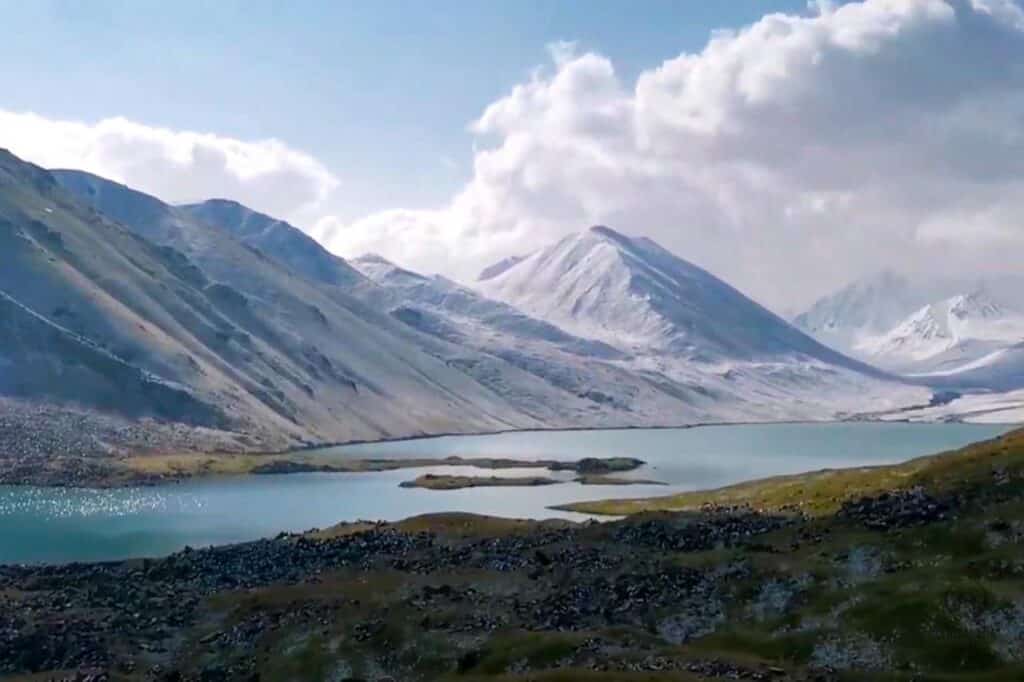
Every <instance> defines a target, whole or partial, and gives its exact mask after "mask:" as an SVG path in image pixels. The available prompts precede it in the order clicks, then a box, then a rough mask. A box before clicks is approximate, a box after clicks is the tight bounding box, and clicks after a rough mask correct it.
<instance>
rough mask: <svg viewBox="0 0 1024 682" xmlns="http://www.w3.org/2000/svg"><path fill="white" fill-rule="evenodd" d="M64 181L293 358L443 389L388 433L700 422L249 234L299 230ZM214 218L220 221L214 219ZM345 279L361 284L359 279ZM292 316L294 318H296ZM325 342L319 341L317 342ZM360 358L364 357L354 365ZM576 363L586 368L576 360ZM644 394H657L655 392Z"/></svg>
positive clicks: (78, 179)
mask: <svg viewBox="0 0 1024 682" xmlns="http://www.w3.org/2000/svg"><path fill="white" fill-rule="evenodd" d="M56 177H57V178H58V179H59V180H60V181H61V182H62V183H64V184H65V185H66V186H67V187H69V188H72V189H74V190H75V191H77V192H79V193H80V194H81V195H82V196H83V198H86V199H88V200H89V201H91V202H93V203H94V204H95V205H96V206H97V207H98V208H99V209H100V210H103V211H104V212H106V213H110V214H112V215H115V216H118V217H120V218H121V219H122V220H124V221H125V222H126V223H127V224H129V225H131V226H133V227H134V229H136V230H138V231H139V232H140V233H141V234H146V235H152V236H154V237H155V238H157V239H161V240H163V241H164V242H165V243H167V244H169V245H172V246H174V247H175V248H179V249H181V250H183V251H184V252H185V253H187V254H188V256H189V258H191V259H193V260H194V261H195V262H196V263H197V264H199V265H200V266H201V267H202V268H203V269H204V270H206V271H208V272H211V273H213V275H212V276H215V277H216V278H217V279H218V280H220V281H221V282H222V283H223V284H225V285H227V286H229V287H230V288H232V289H233V290H235V291H238V292H239V293H241V294H242V295H243V296H245V297H247V298H248V299H249V301H250V302H251V303H252V304H253V305H254V306H257V307H258V308H259V314H258V315H256V316H254V317H255V319H257V320H259V321H261V322H268V321H269V322H273V321H274V320H276V319H278V318H284V317H287V320H286V324H284V325H282V326H281V327H276V326H275V336H276V338H278V339H280V340H281V343H282V344H283V345H284V346H285V347H286V348H291V347H292V346H293V344H296V343H297V344H299V345H304V344H309V343H312V344H313V345H314V346H315V348H316V352H317V353H320V354H324V355H331V352H333V353H334V354H336V355H338V354H342V355H343V357H344V363H343V364H342V363H340V362H339V363H336V364H337V365H340V366H343V367H345V368H346V369H347V371H348V374H349V375H350V376H353V381H354V382H355V383H357V384H362V383H368V382H369V381H370V377H371V376H372V377H373V380H374V381H377V382H379V383H381V384H383V383H384V378H385V377H387V375H389V374H394V373H396V372H403V371H404V369H403V368H405V367H407V366H408V365H410V364H411V363H413V362H415V363H417V366H418V367H420V369H419V370H418V374H421V375H425V376H428V377H430V378H431V379H430V382H429V383H431V384H436V386H435V387H434V388H435V389H436V390H437V391H439V393H440V396H441V399H440V400H439V396H438V395H437V394H433V393H431V390H428V387H427V386H420V387H419V388H418V392H417V390H412V389H403V390H401V391H395V392H394V393H391V392H390V391H389V392H388V395H389V397H395V398H396V406H400V405H402V404H405V405H407V408H406V409H407V414H405V415H403V416H401V417H398V418H395V419H394V420H392V419H391V418H385V417H386V415H387V411H386V410H380V411H379V414H380V415H381V418H380V421H379V422H377V423H378V424H379V428H381V429H385V428H386V429H388V430H390V431H397V432H398V433H401V432H402V431H401V429H403V428H408V427H407V425H408V422H409V419H410V417H414V416H415V415H416V414H417V413H418V412H422V411H427V410H443V412H442V416H440V417H432V418H431V421H430V422H427V424H431V423H434V424H440V426H437V425H435V426H421V427H420V428H421V429H423V430H426V431H435V432H436V431H442V430H443V431H466V430H481V429H483V430H488V429H501V428H516V427H525V426H584V425H625V424H652V423H659V424H660V423H664V421H665V420H666V419H671V420H672V422H673V423H675V422H676V421H677V420H686V421H689V419H688V418H686V417H681V416H676V415H677V414H678V413H679V412H680V410H679V409H678V407H679V403H678V401H676V400H673V401H671V402H672V407H673V408H675V409H674V410H673V413H672V415H671V416H670V417H666V411H664V410H659V411H650V410H649V411H647V412H646V413H639V414H638V413H633V412H629V411H623V410H621V409H618V408H616V407H615V406H614V405H613V403H614V400H612V399H609V398H608V397H607V396H606V395H605V394H604V393H602V392H601V391H600V390H599V389H595V388H594V387H592V386H591V385H590V384H588V383H587V382H586V381H584V380H581V379H580V377H579V376H578V374H577V372H576V371H575V369H574V368H573V367H572V366H571V365H570V366H567V365H564V364H557V363H556V364H554V365H552V364H550V363H548V362H547V360H548V359H547V358H545V357H543V354H540V355H534V354H531V353H527V352H523V353H520V352H517V351H516V349H514V348H512V349H508V348H505V349H503V350H504V351H507V352H502V353H497V352H489V351H491V350H493V349H492V348H490V347H487V346H486V344H481V343H478V342H477V341H476V338H475V334H476V332H477V331H478V330H477V329H473V328H469V327H464V328H463V332H464V333H455V332H452V331H451V330H450V329H446V330H442V329H440V325H442V324H443V323H445V321H444V320H439V319H438V318H437V317H436V316H434V317H433V318H432V317H431V316H430V315H429V314H425V311H424V310H423V309H422V307H421V309H419V310H414V309H412V308H411V307H410V306H408V305H406V300H405V297H406V296H408V295H410V292H409V291H404V292H400V291H398V290H396V289H394V288H389V287H382V286H378V285H377V284H375V283H373V282H371V281H370V280H368V279H366V278H365V277H363V276H362V275H359V274H356V275H355V276H354V278H355V279H357V280H359V281H357V282H355V283H354V284H353V285H352V286H345V285H338V282H337V280H331V281H326V282H325V281H324V280H323V278H322V277H318V276H317V275H316V272H317V271H316V269H315V267H314V268H312V269H309V270H307V269H305V268H306V267H307V266H308V265H309V264H310V263H324V262H329V263H333V265H334V266H338V267H343V268H344V269H346V270H352V269H351V267H350V266H349V265H348V264H347V263H346V262H345V261H343V260H342V259H340V258H336V257H334V256H332V255H330V254H329V253H328V252H326V251H325V250H323V249H322V247H319V245H316V244H315V242H312V244H313V245H315V249H306V248H305V247H303V249H304V251H305V252H307V253H308V252H313V251H316V253H314V255H315V256H316V258H315V259H297V258H294V257H292V254H294V253H295V252H296V250H295V249H292V248H268V249H266V251H264V250H263V249H262V248H260V247H259V246H258V245H257V244H259V243H260V242H258V241H256V240H254V238H253V236H252V235H254V234H256V235H259V234H264V233H265V232H266V230H261V229H257V228H253V229H251V230H250V229H247V228H245V227H244V225H246V224H248V225H264V226H266V225H268V224H271V223H272V224H274V225H276V227H272V228H271V229H272V231H275V232H277V233H278V234H279V236H280V237H282V238H284V239H285V241H286V242H287V243H288V244H294V243H296V242H299V243H301V242H305V241H311V240H309V239H308V237H306V236H305V235H302V234H301V233H299V232H298V231H297V230H295V228H291V227H290V226H287V225H286V224H284V223H280V221H274V220H273V219H272V218H268V217H266V216H262V217H261V216H259V214H253V213H252V212H249V211H248V209H245V208H244V207H241V206H238V205H225V204H224V203H223V202H214V204H210V203H206V204H200V205H199V206H206V207H207V208H209V207H210V206H219V207H220V208H225V207H226V208H227V209H229V210H228V211H227V212H226V213H223V214H220V215H219V218H218V219H217V224H216V226H212V225H209V224H207V223H204V222H200V221H197V220H196V219H195V215H196V214H197V213H199V211H198V209H196V207H195V206H194V205H193V206H191V207H185V208H181V207H172V206H168V205H166V204H163V203H162V202H159V201H158V200H156V199H154V198H152V197H148V196H146V195H143V194H140V193H138V192H134V191H132V190H130V189H129V188H125V187H122V186H120V185H117V184H116V183H111V182H108V181H105V180H102V179H100V178H96V177H94V176H89V175H87V174H82V173H76V172H72V171H61V172H58V173H56ZM140 206H141V207H140ZM205 215H207V216H208V217H209V213H208V212H207V213H205ZM140 216H142V217H144V218H145V219H144V220H143V221H142V222H138V221H139V218H140ZM231 216H235V217H238V216H247V219H246V220H242V221H237V220H235V221H233V220H228V219H227V218H230V217H231ZM154 223H155V224H154ZM240 226H242V227H240ZM282 226H285V227H283V228H282ZM236 233H238V234H242V235H248V236H247V237H245V242H246V243H244V244H243V243H242V242H240V241H239V240H238V239H237V238H236ZM352 272H355V271H354V270H352ZM346 279H347V280H350V281H351V280H353V278H352V277H348V278H346ZM445 295H447V296H448V297H449V299H450V301H455V300H456V297H455V296H453V295H451V292H449V294H445ZM467 305H468V304H467ZM284 311H292V312H290V313H288V314H287V315H285V314H284ZM477 312H479V311H477ZM311 313H312V314H313V315H314V317H316V316H321V315H322V316H323V317H324V319H325V320H327V321H328V322H330V324H329V325H326V326H325V325H324V324H313V325H311V327H310V326H303V324H302V320H301V318H302V316H303V315H305V316H307V317H308V316H309V315H310V314H311ZM501 316H505V317H506V318H507V319H506V323H507V324H508V325H510V326H515V325H517V324H523V319H515V320H513V319H512V318H524V316H522V315H520V314H519V313H518V312H515V311H508V310H506V311H503V312H500V313H498V314H497V317H501ZM282 321H285V320H282ZM435 322H436V324H435ZM534 324H536V323H535V321H534ZM543 327H544V328H543V329H540V328H537V329H534V330H533V331H532V332H531V333H534V332H535V333H537V334H540V335H544V334H548V335H561V336H563V337H564V336H566V335H565V334H564V333H563V332H561V331H560V330H557V329H556V328H554V327H552V326H551V325H543ZM382 332H384V333H385V334H383V335H382ZM318 335H319V340H316V339H317V337H318ZM560 342H562V343H565V344H566V346H569V345H571V344H573V343H577V344H579V345H580V349H581V350H580V352H584V353H598V352H601V351H600V350H599V347H600V344H596V343H594V342H591V341H586V340H581V339H569V338H565V339H561V340H560ZM399 343H400V344H401V345H400V346H399V345H397V344H399ZM398 348H401V349H402V350H398ZM328 349H330V351H329V350H328ZM391 349H395V350H394V351H393V352H395V357H394V358H393V359H392V360H390V361H387V360H384V358H383V357H381V356H382V354H383V353H390V352H392V350H391ZM355 351H358V353H359V356H358V357H354V356H353V355H354V352H355ZM603 352H605V353H607V352H611V349H607V348H605V349H604V351H603ZM375 356H377V357H375ZM332 357H333V356H332ZM426 359H429V360H430V363H431V364H430V366H429V369H428V366H427V365H425V364H423V363H424V361H425V360H426ZM576 362H577V363H578V362H581V360H579V359H578V358H577V360H576ZM539 366H540V369H538V367H539ZM364 367H366V369H364ZM620 373H621V370H620ZM357 374H358V375H359V376H358V377H356V376H355V375H357ZM606 383H609V382H606ZM640 383H641V384H646V382H640ZM644 390H646V391H647V392H649V393H657V392H656V391H655V390H654V389H650V388H645V389H644ZM446 403H450V405H446ZM324 404H326V405H328V406H329V405H330V404H331V403H330V402H327V401H325V400H323V399H320V400H318V401H317V406H318V407H319V406H322V405H324ZM448 410H452V411H451V412H449V411H448ZM456 415H461V416H456ZM698 416H704V413H698ZM412 432H415V431H412Z"/></svg>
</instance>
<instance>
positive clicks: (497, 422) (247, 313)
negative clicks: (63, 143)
mask: <svg viewBox="0 0 1024 682" xmlns="http://www.w3.org/2000/svg"><path fill="white" fill-rule="evenodd" d="M47 177H49V178H51V184H52V185H53V186H54V187H57V185H58V183H59V185H60V186H61V187H62V188H63V189H62V190H61V191H60V192H59V194H60V196H62V197H65V199H66V200H67V201H68V202H69V203H73V204H76V205H77V210H78V211H79V213H80V214H81V215H83V216H86V217H88V216H89V215H90V214H91V215H93V216H102V217H103V219H105V220H107V221H108V222H110V223H112V224H114V223H115V221H116V224H119V229H120V230H121V232H123V233H125V234H128V230H130V231H131V232H134V235H135V236H131V239H129V240H127V241H130V242H132V243H136V244H148V245H149V248H151V249H153V250H156V251H158V252H159V253H160V254H163V257H164V258H165V259H167V260H168V262H169V263H170V265H169V267H172V268H173V270H172V272H173V273H174V275H175V276H176V277H177V278H179V279H182V280H184V281H185V282H187V283H188V286H187V287H183V286H182V285H181V284H180V283H179V282H176V281H173V280H169V281H166V282H164V287H166V290H167V292H169V294H175V295H181V296H185V300H186V301H187V302H189V305H186V306H184V307H183V309H182V310H180V311H179V310H175V312H174V314H173V316H174V322H175V324H176V325H177V326H176V329H179V328H180V331H181V332H182V333H184V334H187V335H188V336H189V337H192V338H193V339H194V340H195V341H197V342H198V343H199V344H200V345H201V348H200V349H199V350H197V351H195V352H193V353H192V354H191V355H192V357H193V359H194V360H196V362H198V363H199V366H198V368H194V367H192V365H191V363H190V362H189V361H188V360H187V358H188V357H189V354H188V353H173V352H171V350H170V349H167V350H166V352H168V353H170V358H171V360H173V362H175V363H177V364H179V365H181V364H183V363H184V365H183V366H184V367H185V369H186V370H187V371H186V372H185V373H183V374H176V375H174V376H175V378H177V377H178V376H182V377H186V378H187V381H188V383H189V385H192V386H199V387H201V388H203V390H201V391H198V393H199V394H201V395H203V396H204V397H207V398H208V399H209V401H210V403H212V404H216V405H225V406H236V408H235V409H234V412H235V414H236V415H237V417H238V420H241V421H244V422H245V423H246V424H248V426H245V427H244V428H247V429H248V428H255V427H257V426H258V427H260V428H263V429H264V430H266V431H270V432H275V433H280V434H286V436H287V438H290V439H291V440H292V441H293V442H294V441H298V440H304V441H320V442H323V441H340V440H349V439H366V438H379V437H383V436H402V435H413V434H419V433H430V432H435V433H436V432H439V431H442V432H445V431H480V430H494V429H504V428H518V427H525V426H544V425H547V424H548V423H552V422H557V421H558V419H559V418H560V415H559V414H558V413H555V412H552V411H551V410H549V409H547V405H546V404H545V403H541V404H540V405H538V406H536V407H534V408H532V409H531V410H530V411H529V412H527V411H525V410H523V409H520V405H517V404H513V403H512V402H511V401H510V400H508V399H506V397H505V396H503V395H502V394H501V393H499V392H496V391H495V390H494V389H493V387H492V386H491V385H487V384H485V383H482V382H481V381H478V380H477V377H476V376H473V375H472V373H469V372H466V371H463V370H462V369H461V368H459V367H457V366H453V365H449V364H447V363H445V362H444V361H442V360H441V359H439V357H438V355H439V354H440V353H439V352H437V350H436V348H437V347H438V346H443V347H445V348H447V345H446V344H444V343H443V342H442V341H440V340H437V339H435V338H432V337H428V336H425V335H423V334H419V333H417V332H416V331H415V330H413V329H411V328H410V327H409V326H408V325H405V324H403V323H402V322H400V321H399V320H396V319H395V318H394V317H392V316H390V315H388V314H387V313H386V312H384V311H380V310H377V309H375V308H373V307H371V306H370V305H368V304H367V303H366V301H364V300H363V299H361V298H357V297H355V296H353V295H350V294H349V293H348V292H347V291H346V290H345V287H343V286H339V285H338V284H337V283H335V282H333V281H332V282H325V281H323V280H322V278H318V277H316V276H315V274H311V273H309V272H300V271H297V270H294V269H293V268H292V267H290V266H289V264H288V263H287V262H285V259H284V258H282V259H280V260H279V259H278V256H279V255H280V254H285V255H288V254H293V253H294V251H292V250H290V249H280V250H278V251H277V252H275V251H271V254H272V255H267V253H264V252H263V251H262V250H260V249H258V248H255V247H253V246H252V245H250V244H248V243H245V242H243V241H240V240H239V239H238V237H236V236H235V234H234V230H228V229H223V228H222V227H220V226H215V225H211V224H209V223H206V222H203V221H200V220H197V219H196V218H195V217H194V216H193V215H192V212H191V211H189V210H184V209H181V208H179V207H175V206H170V205H168V204H165V203H163V202H162V201H160V200H158V199H156V198H155V197H151V196H148V195H146V194H144V193H141V192H138V191H135V190H133V189H131V188H129V187H125V186H123V185H120V184H118V183H114V182H111V181H109V180H105V179H103V178H99V177H97V176H94V175H90V174H87V173H81V172H77V171H59V172H53V173H50V174H47ZM54 179H55V180H56V182H53V180H54ZM72 197H74V198H76V199H77V201H73V199H72ZM90 207H91V208H90ZM97 219H99V218H97ZM120 226H124V227H120ZM124 228H128V230H125V229H124ZM273 230H274V231H275V232H278V233H279V234H284V235H285V236H291V237H299V236H301V237H303V238H304V235H296V234H294V233H291V232H290V231H289V230H284V231H282V229H281V227H280V225H279V226H278V227H275V228H273ZM318 248H319V247H318ZM321 250H322V249H321ZM314 255H316V256H317V261H318V262H331V263H333V265H334V267H335V268H336V270H335V271H336V272H341V273H342V274H344V275H345V278H344V279H355V280H358V281H360V282H365V283H366V286H367V287H372V286H375V285H372V283H370V282H369V281H368V280H366V279H365V278H364V277H363V276H362V275H360V274H359V273H357V272H356V271H355V270H353V269H351V268H350V267H349V266H348V265H347V263H345V262H344V261H342V260H341V259H336V260H335V261H329V260H328V259H329V258H333V257H330V254H327V253H326V251H324V252H323V254H319V255H317V254H314ZM83 257H84V256H82V255H81V254H79V255H78V256H77V258H83ZM122 260H123V259H122ZM133 260H138V259H137V258H134V257H133ZM299 262H301V263H304V264H308V263H310V262H311V261H310V260H309V259H300V260H299ZM123 269H124V267H123V266H121V267H111V268H110V269H109V270H108V272H106V273H105V274H104V275H103V276H104V277H106V280H104V281H106V282H107V283H108V289H109V288H111V287H114V288H115V289H116V286H115V285H116V284H117V283H118V282H119V281H120V279H121V278H122V277H121V272H122V270H123ZM147 269H152V268H148V267H147ZM346 271H347V272H346ZM314 272H315V271H314ZM112 273H118V277H117V278H113V277H112ZM122 293H123V292H121V291H120V290H119V289H117V290H116V294H117V295H115V303H112V304H111V306H113V307H114V309H116V307H117V305H118V303H117V301H118V298H117V297H118V296H119V295H121V294H122ZM32 307H33V308H34V309H36V310H39V308H37V307H36V306H32ZM210 307H212V308H213V309H214V310H213V311H212V312H209V313H208V312H207V309H208V308H210ZM214 313H216V315H214ZM161 315H164V316H166V315H167V313H166V312H162V313H161ZM98 319H99V320H100V321H102V323H103V324H104V325H107V326H117V327H118V328H120V326H121V325H120V323H117V324H116V325H115V323H114V322H111V321H109V320H108V319H107V318H104V317H101V318H98ZM100 331H102V329H101V330H93V331H90V332H89V333H88V334H87V336H89V337H91V338H102V336H101V334H100ZM140 343H141V348H131V349H130V350H131V352H132V354H134V355H136V356H139V357H145V356H146V355H147V354H150V353H153V352H157V351H159V352H160V353H164V352H165V349H164V346H163V345H161V344H160V343H157V341H156V340H153V341H152V343H153V347H152V348H149V347H146V345H145V342H140ZM466 355H467V356H468V358H469V359H470V360H473V359H475V357H476V356H474V354H473V353H471V352H467V353H466ZM205 357H209V358H210V362H211V363H215V367H216V368H217V374H216V375H215V374H214V372H213V371H211V370H210V369H208V368H207V367H206V366H204V365H203V364H202V359H203V358H205ZM190 367H192V369H189V368H190ZM221 376H223V377H224V378H225V380H224V381H214V378H221ZM204 382H208V383H212V384H213V386H211V387H210V388H209V389H206V388H205V386H204ZM197 390H198V389H197ZM239 428H243V427H239Z"/></svg>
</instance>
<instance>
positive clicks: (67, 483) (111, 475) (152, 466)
mask: <svg viewBox="0 0 1024 682" xmlns="http://www.w3.org/2000/svg"><path fill="white" fill-rule="evenodd" d="M901 409H910V408H901ZM862 423H875V424H917V423H921V424H931V423H934V424H941V423H950V422H947V421H935V422H917V421H912V420H909V419H880V418H871V417H869V416H867V415H862V414H857V415H850V416H849V417H846V418H836V419H823V420H806V419H786V420H772V421H756V420H753V421H748V420H744V421H735V422H699V423H690V424H679V425H654V426H639V425H627V426H594V427H591V426H569V427H550V428H527V429H497V430H492V431H479V432H476V431H474V432H457V431H456V432H440V433H429V434H415V435H409V436H398V437H394V438H380V439H356V440H349V441H341V442H336V443H321V444H310V445H302V446H297V447H294V448H286V449H283V450H268V451H258V452H228V451H217V450H215V451H210V452H206V451H196V452H176V453H147V454H138V455H127V456H111V457H109V458H88V459H86V458H75V457H54V458H52V459H50V460H47V461H45V462H41V463H39V464H38V466H33V467H31V468H30V467H25V466H22V467H19V468H18V469H16V470H14V471H3V470H0V486H14V487H33V488H58V489H60V488H67V489H97V490H107V489H116V488H131V487H153V486H160V485H173V484H175V483H180V482H182V481H187V480H192V479H196V478H209V477H215V476H223V475H251V474H256V473H267V472H261V471H253V469H257V468H260V467H262V466H267V467H270V468H273V467H278V468H279V469H280V470H278V471H273V473H310V472H316V471H320V472H321V473H352V472H354V471H373V469H365V468H364V469H360V468H358V467H356V468H353V467H352V466H345V465H343V464H332V465H325V466H321V467H320V468H317V464H316V463H315V462H313V461H312V460H311V459H309V458H310V457H312V456H316V457H321V456H323V455H325V454H328V453H326V452H325V451H329V450H333V449H336V448H348V447H357V446H366V445H370V446H380V445H388V444H402V443H411V442H419V441H428V440H438V439H442V438H453V439H459V438H477V437H482V436H502V435H512V434H531V433H535V434H551V433H581V432H597V433H600V432H630V431H684V430H691V429H698V428H699V429H706V428H723V427H737V426H784V425H809V426H826V425H832V424H862ZM952 423H964V424H969V423H970V422H959V421H957V420H952ZM985 425H986V426H1006V427H1013V426H1015V423H1006V424H985ZM256 460H259V461H260V463H259V464H256V463H253V462H255V461H256ZM361 460H363V458H351V459H348V460H347V462H348V463H356V464H358V463H359V462H360V461H361ZM168 461H171V462H177V463H179V464H181V466H178V467H168V468H165V467H162V466H161V463H162V462H168ZM339 461H340V460H339ZM444 465H445V464H444V463H441V464H434V463H427V464H424V465H422V466H444ZM412 466H415V465H412V464H410V465H409V467H412Z"/></svg>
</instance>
